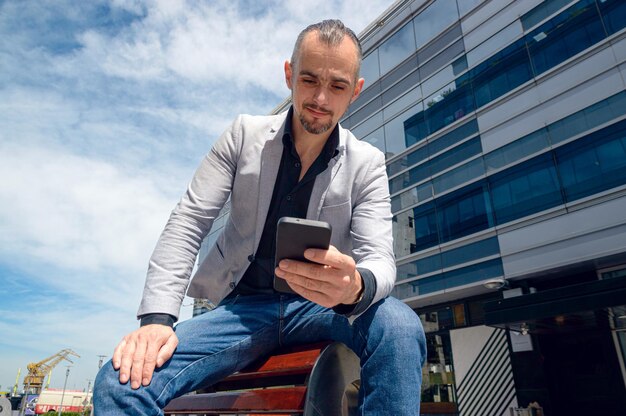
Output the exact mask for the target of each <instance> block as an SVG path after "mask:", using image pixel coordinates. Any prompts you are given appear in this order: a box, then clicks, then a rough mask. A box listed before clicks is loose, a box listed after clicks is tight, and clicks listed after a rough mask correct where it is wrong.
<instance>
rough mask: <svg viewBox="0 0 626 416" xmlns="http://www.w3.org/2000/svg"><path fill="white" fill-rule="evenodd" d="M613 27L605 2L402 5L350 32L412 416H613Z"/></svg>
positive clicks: (614, 12) (625, 38)
mask: <svg viewBox="0 0 626 416" xmlns="http://www.w3.org/2000/svg"><path fill="white" fill-rule="evenodd" d="M625 26H626V2H625V1H620V0H580V1H569V0H545V1H541V0H524V1H520V0H518V1H513V0H491V1H480V0H457V1H454V0H435V1H424V0H414V1H398V2H396V3H394V4H393V5H392V6H391V7H390V8H389V9H388V10H387V11H386V12H385V13H384V14H383V15H382V16H380V17H379V19H377V20H376V21H375V22H372V24H371V25H370V26H369V27H368V28H367V29H366V30H365V31H364V32H363V33H362V34H361V39H362V43H363V47H364V60H363V67H362V71H361V74H362V76H363V77H364V78H365V79H366V88H365V89H364V90H363V92H362V93H361V96H360V97H359V99H358V100H357V101H356V102H355V103H354V104H353V105H352V106H351V108H350V110H349V112H348V114H346V115H345V117H344V119H343V120H342V125H343V126H344V127H347V128H350V129H351V130H352V132H353V133H354V134H355V135H356V136H357V137H359V138H362V139H363V140H365V141H367V142H369V143H371V144H373V145H374V146H376V147H378V148H379V149H380V150H382V151H383V152H384V153H385V154H386V156H387V160H388V161H387V170H388V174H389V187H390V191H391V202H392V209H393V213H394V219H393V221H394V241H395V242H394V244H395V253H396V258H397V266H398V276H397V283H396V287H395V289H394V292H393V295H394V296H396V297H398V298H400V299H402V300H404V301H405V302H406V303H407V304H409V305H410V306H411V307H413V308H414V309H415V310H416V313H418V314H419V315H420V317H421V318H422V322H423V323H424V327H425V330H426V332H427V338H428V354H429V356H428V363H427V365H426V366H425V367H424V369H423V371H424V385H423V387H422V400H423V403H424V406H423V412H424V413H427V412H429V409H430V411H432V412H442V411H447V412H448V413H450V414H458V415H461V416H464V415H480V416H483V415H509V414H510V409H511V408H516V407H526V406H527V405H528V404H529V403H530V402H533V401H537V402H538V403H539V404H540V405H541V406H543V408H544V412H545V414H546V415H550V416H556V415H583V414H584V415H587V414H589V415H600V414H601V415H621V414H623V411H624V409H626V389H625V380H626V370H625V367H624V361H625V358H626V333H625V332H624V330H625V328H626V306H625V305H626V83H625V80H626V30H625V29H624V27H625ZM288 104H289V103H288V101H286V102H285V103H283V104H282V105H281V106H279V107H278V108H277V111H280V110H282V109H285V108H287V107H288ZM227 211H228V210H227V209H225V210H224V211H223V212H224V213H226V214H223V215H224V216H222V217H220V218H219V219H218V221H217V223H216V225H215V227H214V228H213V230H212V234H211V235H210V236H209V237H208V243H209V244H211V243H212V242H213V241H214V239H215V237H216V235H217V233H219V229H220V228H221V227H222V226H223V223H224V221H225V219H226V218H227ZM209 244H207V246H208V245H209Z"/></svg>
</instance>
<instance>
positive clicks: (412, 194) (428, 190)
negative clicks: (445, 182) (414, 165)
mask: <svg viewBox="0 0 626 416" xmlns="http://www.w3.org/2000/svg"><path fill="white" fill-rule="evenodd" d="M432 197H433V185H432V184H431V183H430V182H426V183H423V184H421V185H419V186H417V187H414V188H411V189H409V190H407V191H404V192H402V193H401V194H398V195H396V196H394V197H392V198H391V212H394V213H395V212H398V211H400V210H401V209H404V208H408V207H410V206H412V205H415V204H417V203H418V202H422V201H426V200H427V199H430V198H432Z"/></svg>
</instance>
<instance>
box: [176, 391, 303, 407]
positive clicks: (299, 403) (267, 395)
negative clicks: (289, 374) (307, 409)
mask: <svg viewBox="0 0 626 416" xmlns="http://www.w3.org/2000/svg"><path fill="white" fill-rule="evenodd" d="M305 397H306V387H305V386H295V387H284V388H282V387H281V388H269V389H261V390H249V391H242V392H219V393H210V394H192V395H187V396H181V397H178V398H177V399H174V400H172V401H171V402H170V403H169V404H168V405H167V406H166V407H165V409H164V410H165V414H172V413H193V412H199V413H206V414H212V413H222V414H223V413H228V412H234V413H245V412H259V411H264V410H265V411H267V410H268V409H280V413H287V414H289V413H297V412H302V411H304V401H305ZM271 412H272V413H274V414H276V413H277V411H276V410H272V411H271Z"/></svg>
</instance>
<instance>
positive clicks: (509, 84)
mask: <svg viewBox="0 0 626 416" xmlns="http://www.w3.org/2000/svg"><path fill="white" fill-rule="evenodd" d="M470 74H471V77H472V86H473V87H474V95H475V97H476V107H482V106H483V105H485V104H487V103H489V102H491V101H493V100H495V99H496V98H498V97H500V96H502V95H504V94H506V93H507V92H509V91H511V90H513V89H514V88H516V87H518V86H520V85H522V84H523V83H524V82H526V81H528V80H529V79H531V78H532V73H531V69H530V62H529V59H528V54H527V52H526V48H525V44H524V39H520V40H518V41H517V42H514V43H512V44H511V45H509V46H507V47H506V48H504V49H503V50H501V51H500V52H498V53H496V54H494V55H493V56H492V57H491V58H489V59H487V60H486V61H485V62H483V63H481V64H480V65H478V66H477V67H475V68H474V69H472V70H470Z"/></svg>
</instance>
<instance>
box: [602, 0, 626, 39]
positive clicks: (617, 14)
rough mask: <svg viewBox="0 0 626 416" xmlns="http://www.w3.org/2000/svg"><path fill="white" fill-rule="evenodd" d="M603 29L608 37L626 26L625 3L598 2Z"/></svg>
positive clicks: (611, 0) (620, 1) (613, 1)
mask: <svg viewBox="0 0 626 416" xmlns="http://www.w3.org/2000/svg"><path fill="white" fill-rule="evenodd" d="M598 6H599V7H600V14H602V20H603V21H604V27H605V28H606V31H607V32H608V34H609V35H612V34H613V33H616V32H618V31H620V30H622V29H623V28H624V26H626V2H625V1H624V0H598Z"/></svg>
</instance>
